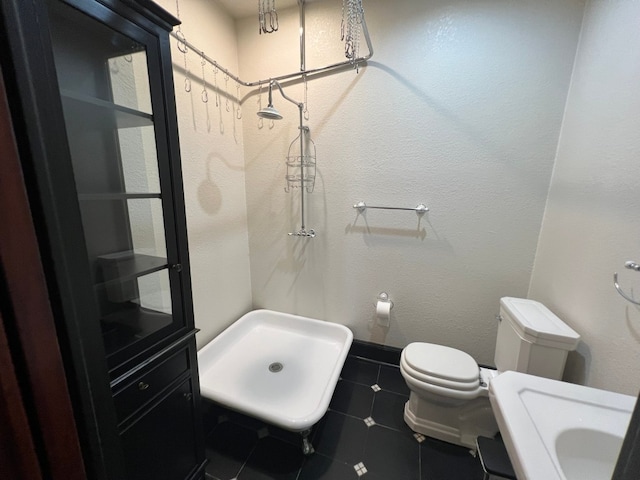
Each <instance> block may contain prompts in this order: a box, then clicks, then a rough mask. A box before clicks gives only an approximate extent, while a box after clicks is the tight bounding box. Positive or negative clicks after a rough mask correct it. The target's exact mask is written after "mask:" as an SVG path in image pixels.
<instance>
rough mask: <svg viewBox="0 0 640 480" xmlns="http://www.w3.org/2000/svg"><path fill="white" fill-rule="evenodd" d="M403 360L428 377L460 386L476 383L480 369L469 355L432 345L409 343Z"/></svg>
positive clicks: (453, 349)
mask: <svg viewBox="0 0 640 480" xmlns="http://www.w3.org/2000/svg"><path fill="white" fill-rule="evenodd" d="M404 358H405V361H406V362H407V364H408V365H409V366H410V367H411V368H413V369H414V370H416V371H418V372H420V373H423V374H425V375H428V376H430V377H435V378H440V379H443V380H448V381H450V382H457V383H461V384H465V383H467V384H468V383H471V384H477V383H478V376H479V375H480V367H478V364H477V363H476V361H475V360H474V359H473V357H472V356H471V355H469V354H468V353H465V352H463V351H461V350H457V349H455V348H451V347H446V346H444V345H437V344H434V343H423V342H415V343H410V344H409V345H407V347H406V348H405V349H404Z"/></svg>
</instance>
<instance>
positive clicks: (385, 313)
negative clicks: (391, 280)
mask: <svg viewBox="0 0 640 480" xmlns="http://www.w3.org/2000/svg"><path fill="white" fill-rule="evenodd" d="M376 317H378V324H379V325H382V326H383V327H388V326H389V318H390V317H391V302H381V301H378V303H376Z"/></svg>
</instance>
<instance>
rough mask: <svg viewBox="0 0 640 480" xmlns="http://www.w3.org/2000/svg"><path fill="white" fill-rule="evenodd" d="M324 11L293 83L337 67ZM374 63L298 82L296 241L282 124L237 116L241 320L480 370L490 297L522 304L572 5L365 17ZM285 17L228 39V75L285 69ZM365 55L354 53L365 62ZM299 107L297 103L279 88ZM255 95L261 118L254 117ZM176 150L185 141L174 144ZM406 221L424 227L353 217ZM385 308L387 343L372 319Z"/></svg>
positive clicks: (440, 4)
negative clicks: (357, 206) (311, 158)
mask: <svg viewBox="0 0 640 480" xmlns="http://www.w3.org/2000/svg"><path fill="white" fill-rule="evenodd" d="M340 6H341V2H340V1H339V0H324V1H321V2H313V3H311V4H310V5H309V6H308V9H307V27H308V32H307V35H308V39H307V51H308V65H307V66H308V67H314V66H319V65H323V64H325V63H330V62H334V61H339V60H341V59H342V58H343V57H342V47H341V45H340V43H339V39H338V37H339V28H340ZM364 7H365V12H366V16H367V22H368V25H369V29H370V31H371V36H372V39H373V43H374V47H375V49H376V52H375V56H374V59H373V61H371V62H370V63H369V65H368V66H367V67H366V68H363V69H361V71H360V74H359V75H356V74H355V72H353V71H345V72H341V73H337V74H333V75H327V76H322V77H318V78H314V79H312V80H310V81H309V109H310V115H311V118H310V120H309V122H308V123H309V125H310V128H311V135H312V137H313V138H314V140H315V141H316V144H317V148H318V179H317V183H316V189H315V192H314V193H313V194H312V195H310V196H309V201H308V207H309V208H308V211H307V214H308V221H307V227H308V228H314V229H315V230H316V231H317V232H318V236H317V237H316V238H315V239H300V238H291V237H288V236H287V232H290V231H293V230H297V229H298V228H299V205H300V202H299V196H298V193H297V192H294V193H293V194H287V193H285V192H284V191H283V187H284V179H283V176H284V173H285V165H284V156H285V154H286V151H287V148H288V145H289V142H290V141H291V140H292V139H293V138H294V137H295V136H296V135H297V123H296V122H297V110H296V108H295V107H294V106H293V105H291V104H289V103H288V102H286V101H284V100H283V99H282V98H281V97H280V96H279V94H275V97H274V98H275V103H276V107H277V108H279V109H281V110H282V112H283V113H284V114H285V115H286V119H285V120H283V121H281V122H279V123H277V124H276V125H275V127H274V128H273V129H270V128H269V124H268V122H266V123H265V125H264V127H263V128H262V129H259V128H258V127H257V119H253V120H251V119H249V116H250V113H249V111H250V110H252V109H253V110H254V111H255V110H257V97H254V96H252V97H249V98H248V99H247V101H246V103H245V118H244V124H243V126H244V139H245V145H244V146H245V166H246V185H247V207H248V219H249V242H250V251H251V282H252V291H253V301H254V307H256V308H258V307H266V308H271V309H275V310H281V311H285V312H292V313H298V314H302V315H308V316H312V317H319V318H324V319H327V320H329V321H333V322H338V323H342V324H345V325H347V326H349V327H350V328H351V329H352V330H353V331H354V334H355V337H356V338H358V339H362V340H367V341H374V342H378V343H382V344H389V345H393V346H399V347H402V346H404V345H406V344H407V343H409V342H411V341H430V342H437V343H442V344H446V345H451V346H454V347H457V348H461V349H463V350H465V351H467V352H469V353H470V354H472V355H473V356H474V357H475V358H476V359H477V360H478V361H479V362H481V363H492V360H493V349H494V343H495V331H496V323H495V319H494V316H495V314H496V313H497V310H498V301H499V298H500V297H501V296H504V295H511V296H526V295H527V289H528V286H529V281H530V274H531V269H532V266H533V261H534V255H535V249H536V243H537V239H538V234H539V228H540V224H541V221H542V216H543V212H544V207H545V201H546V198H547V191H548V186H549V181H550V176H551V171H552V166H553V162H554V157H555V152H556V146H557V140H558V134H559V130H560V125H561V120H562V114H563V110H564V104H565V100H566V95H567V89H568V85H569V80H570V75H571V70H572V65H573V60H574V56H575V51H576V45H577V40H578V34H579V30H580V24H581V20H582V15H583V3H582V2H581V1H578V0H566V1H562V2H559V1H551V0H547V1H526V0H521V1H520V0H518V1H516V0H509V1H505V0H491V1H489V0H488V1H482V2H467V1H464V2H463V1H451V0H448V1H444V0H439V1H438V0H435V1H429V2H425V1H423V0H398V1H394V2H390V1H388V0H366V1H365V2H364ZM297 25H298V17H297V9H292V10H289V11H288V12H285V11H281V12H280V31H279V32H278V33H277V34H275V35H271V36H269V35H262V36H258V33H257V25H256V20H255V18H253V17H251V18H248V19H246V20H243V21H240V22H238V24H237V27H238V39H239V58H240V73H241V76H242V77H243V78H246V79H248V80H255V79H257V78H265V77H268V76H270V75H277V74H280V73H286V72H289V71H295V70H297V69H298V68H299V64H298V37H297V33H298V30H297ZM363 49H365V50H366V48H365V47H363ZM286 92H287V93H288V94H289V95H291V96H292V97H294V98H295V99H302V98H303V93H302V88H301V86H300V85H299V84H298V85H292V86H289V87H286ZM265 97H266V95H264V96H263V102H266V98H265ZM183 140H184V139H183ZM359 200H364V201H365V202H368V203H369V204H372V205H373V204H377V205H393V206H411V207H412V206H415V205H416V204H418V203H420V202H424V203H426V204H427V205H428V206H429V207H430V208H431V213H429V214H428V216H427V217H425V218H423V219H422V221H420V222H418V220H417V217H416V215H415V214H413V213H411V212H398V213H395V212H388V211H375V210H372V211H369V212H367V214H366V215H365V216H360V217H358V216H357V215H356V212H355V211H354V210H353V209H352V208H351V206H352V205H353V204H354V203H355V202H357V201H359ZM381 291H387V292H389V294H390V295H391V298H392V300H393V301H394V303H395V307H394V309H393V311H392V312H393V316H392V322H391V327H390V329H389V330H388V331H386V330H385V329H382V328H380V327H376V326H373V325H372V321H373V316H374V302H375V299H376V296H377V295H378V293H379V292H381Z"/></svg>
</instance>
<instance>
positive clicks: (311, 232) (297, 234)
mask: <svg viewBox="0 0 640 480" xmlns="http://www.w3.org/2000/svg"><path fill="white" fill-rule="evenodd" d="M274 85H275V86H276V87H278V90H279V91H280V95H282V97H283V98H284V99H285V100H287V101H288V102H291V103H293V104H294V105H295V106H296V107H298V118H299V123H300V125H299V127H298V129H299V130H300V230H298V231H297V232H291V233H289V236H295V237H315V236H316V232H315V231H314V230H312V229H309V230H307V229H306V227H305V224H304V133H305V132H307V131H308V130H309V127H305V126H304V113H303V110H304V103H302V102H296V101H295V100H294V99H293V98H291V97H289V96H288V95H287V94H286V93H284V90H283V89H282V85H280V82H278V81H277V80H270V81H269V105H273V93H272V91H273V86H274Z"/></svg>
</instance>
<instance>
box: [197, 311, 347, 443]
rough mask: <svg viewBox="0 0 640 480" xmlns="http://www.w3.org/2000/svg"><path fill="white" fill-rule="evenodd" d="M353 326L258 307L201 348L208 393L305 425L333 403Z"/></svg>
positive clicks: (254, 412) (282, 423)
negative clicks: (332, 398)
mask: <svg viewBox="0 0 640 480" xmlns="http://www.w3.org/2000/svg"><path fill="white" fill-rule="evenodd" d="M352 341H353V334H352V333H351V330H349V329H348V328H347V327H345V326H343V325H339V324H336V323H330V322H326V321H322V320H315V319H312V318H307V317H301V316H298V315H290V314H287V313H280V312H274V311H271V310H255V311H252V312H249V313H247V314H246V315H244V316H243V317H242V318H240V319H239V320H238V321H236V322H235V323H233V324H232V325H231V326H230V327H229V328H227V329H226V330H225V331H224V332H222V333H221V334H220V335H218V336H217V337H216V338H214V339H213V340H212V341H211V342H209V343H208V344H207V345H205V346H204V347H203V348H202V349H200V350H199V351H198V365H199V370H200V390H201V392H202V396H203V397H205V398H207V399H210V400H213V401H214V402H217V403H220V404H222V405H224V406H226V407H228V408H231V409H233V410H237V411H239V412H241V413H245V414H247V415H250V416H252V417H256V418H259V419H261V420H263V421H265V422H267V423H270V424H273V425H276V426H278V427H281V428H284V429H286V430H290V431H293V432H300V433H302V434H303V438H304V440H305V445H304V447H303V448H304V449H305V453H310V452H308V451H307V450H308V449H309V448H310V445H308V444H307V442H306V436H307V435H308V431H309V430H310V428H311V427H312V426H313V425H314V424H315V423H317V422H318V421H319V420H320V419H321V418H322V416H323V415H324V414H325V412H326V411H327V408H328V407H329V402H330V401H331V397H332V395H333V391H334V389H335V387H336V384H337V382H338V378H339V376H340V371H341V370H342V366H343V365H344V361H345V359H346V357H347V353H348V352H349V348H350V347H351V342H352Z"/></svg>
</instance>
